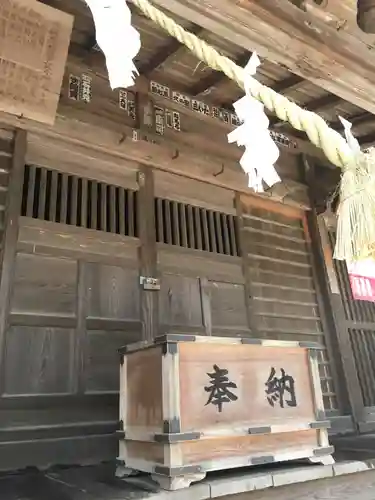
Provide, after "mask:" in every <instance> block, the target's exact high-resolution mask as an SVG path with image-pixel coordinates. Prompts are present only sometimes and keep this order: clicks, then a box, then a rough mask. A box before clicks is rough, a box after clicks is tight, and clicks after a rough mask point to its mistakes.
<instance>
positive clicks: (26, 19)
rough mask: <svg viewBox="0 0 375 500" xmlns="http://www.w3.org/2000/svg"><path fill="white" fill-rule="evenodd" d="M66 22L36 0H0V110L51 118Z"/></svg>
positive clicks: (65, 48)
mask: <svg viewBox="0 0 375 500" xmlns="http://www.w3.org/2000/svg"><path fill="white" fill-rule="evenodd" d="M72 26H73V17H72V16H70V15H69V14H66V13H65V12H61V11H59V10H56V9H53V8H52V7H49V6H47V5H44V4H42V3H40V2H38V1H36V0H1V1H0V111H3V112H6V113H11V114H13V115H16V116H19V117H23V118H29V119H32V120H36V121H38V122H42V123H47V124H50V125H52V124H53V123H54V120H55V115H56V110H57V105H58V101H59V96H60V90H61V85H62V78H63V74H64V68H65V64H66V59H67V55H68V48H69V43H70V36H71V31H72Z"/></svg>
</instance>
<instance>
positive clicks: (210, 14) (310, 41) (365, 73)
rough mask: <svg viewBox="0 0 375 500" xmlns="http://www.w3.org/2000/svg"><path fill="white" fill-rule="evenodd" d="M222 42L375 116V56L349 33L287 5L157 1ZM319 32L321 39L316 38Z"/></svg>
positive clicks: (272, 0) (276, 1)
mask: <svg viewBox="0 0 375 500" xmlns="http://www.w3.org/2000/svg"><path fill="white" fill-rule="evenodd" d="M154 4H155V5H157V6H159V7H162V8H165V9H166V10H168V11H170V12H172V13H174V14H175V15H179V16H181V17H183V18H185V19H188V20H189V21H191V22H195V23H197V24H200V25H201V26H203V27H204V28H205V29H207V30H210V31H212V32H213V33H215V34H216V35H218V36H220V37H222V38H223V39H225V40H227V41H229V42H231V43H235V44H236V45H238V46H241V47H243V48H246V49H248V50H250V51H251V50H257V52H258V53H259V55H260V56H261V57H265V58H267V59H269V60H272V61H273V62H276V63H279V64H282V65H283V66H286V67H287V68H289V69H290V70H291V71H292V72H293V73H295V74H297V75H298V76H300V77H302V78H305V79H307V80H309V81H311V82H313V83H314V84H315V85H318V86H320V87H322V88H324V89H325V90H327V91H328V92H331V93H333V94H335V95H337V96H339V97H341V98H342V99H344V100H346V101H348V102H351V103H353V104H355V105H357V106H359V107H360V108H363V109H366V110H368V111H370V112H372V113H375V94H374V92H373V88H374V85H375V54H374V53H373V51H371V47H370V46H369V45H368V44H366V43H365V42H364V41H363V40H361V39H359V37H356V36H355V35H354V34H353V33H351V32H349V31H348V30H337V29H335V28H334V27H332V26H329V25H327V24H326V23H324V22H323V20H321V19H318V18H314V19H313V21H312V20H311V16H310V15H309V14H308V13H305V12H303V11H301V10H300V9H298V8H297V7H295V6H293V5H292V4H291V3H290V2H285V0H262V2H259V1H255V0H239V1H238V2H236V3H234V2H233V1H232V0H218V1H217V2H215V3H212V1H211V0H183V1H182V0H154ZM317 33H319V35H317Z"/></svg>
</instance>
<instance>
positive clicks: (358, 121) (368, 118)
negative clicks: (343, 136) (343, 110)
mask: <svg viewBox="0 0 375 500" xmlns="http://www.w3.org/2000/svg"><path fill="white" fill-rule="evenodd" d="M346 119H347V120H349V121H350V123H351V124H352V126H353V128H355V127H359V126H361V125H366V124H371V123H374V124H375V116H374V115H373V114H371V113H368V112H367V111H362V112H361V113H358V114H356V115H352V116H347V117H346ZM330 126H331V127H332V128H333V129H335V130H339V131H342V130H343V126H342V123H341V121H340V120H337V121H335V122H332V123H330Z"/></svg>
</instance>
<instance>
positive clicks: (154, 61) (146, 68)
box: [138, 24, 203, 76]
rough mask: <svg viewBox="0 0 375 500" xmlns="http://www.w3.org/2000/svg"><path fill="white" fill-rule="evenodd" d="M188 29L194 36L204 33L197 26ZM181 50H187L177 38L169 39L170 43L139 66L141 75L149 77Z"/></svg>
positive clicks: (193, 25)
mask: <svg viewBox="0 0 375 500" xmlns="http://www.w3.org/2000/svg"><path fill="white" fill-rule="evenodd" d="M186 29H187V30H188V31H190V33H193V34H194V35H199V34H200V33H201V32H202V31H203V29H202V28H201V27H200V26H197V25H196V24H192V25H190V26H187V27H186ZM181 49H184V50H185V47H184V46H183V45H182V44H181V43H180V42H179V41H178V40H177V39H176V38H172V37H170V38H168V42H167V43H166V44H165V45H163V46H162V47H161V48H160V49H158V50H157V51H156V52H155V53H154V54H153V55H152V56H151V58H150V59H149V60H148V61H145V62H144V63H141V64H140V65H138V71H139V74H140V75H144V76H147V75H149V74H150V73H152V72H153V71H155V70H156V69H157V68H158V67H159V66H161V65H162V64H163V63H165V62H166V61H167V60H168V59H169V58H170V57H172V56H173V55H175V54H176V52H178V51H179V50H181Z"/></svg>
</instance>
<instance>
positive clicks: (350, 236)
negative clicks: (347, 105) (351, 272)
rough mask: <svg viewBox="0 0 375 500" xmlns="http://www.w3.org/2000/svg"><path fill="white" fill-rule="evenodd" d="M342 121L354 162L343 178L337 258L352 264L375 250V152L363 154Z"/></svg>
mask: <svg viewBox="0 0 375 500" xmlns="http://www.w3.org/2000/svg"><path fill="white" fill-rule="evenodd" d="M340 120H341V122H342V124H343V126H344V131H345V137H346V141H347V143H348V145H349V147H350V149H351V151H352V161H351V162H349V163H348V164H347V165H346V167H345V168H344V169H343V174H342V177H341V183H340V203H339V207H338V212H337V215H338V220H337V234H336V247H335V253H334V257H335V258H336V259H338V260H346V261H347V262H349V263H350V262H354V261H356V260H358V259H362V258H366V257H368V256H369V255H371V254H372V253H373V252H374V250H375V149H373V148H371V149H370V150H368V151H366V152H363V151H361V149H360V146H359V144H358V141H357V140H356V139H355V138H354V136H353V135H352V133H351V124H350V123H349V122H348V121H347V120H344V119H342V118H341V117H340Z"/></svg>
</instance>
